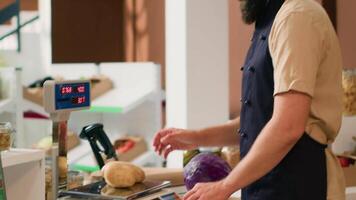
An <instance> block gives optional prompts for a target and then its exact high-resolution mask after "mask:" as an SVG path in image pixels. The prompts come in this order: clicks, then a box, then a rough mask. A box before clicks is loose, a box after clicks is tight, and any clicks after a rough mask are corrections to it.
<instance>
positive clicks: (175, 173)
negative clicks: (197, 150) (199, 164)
mask: <svg viewBox="0 0 356 200" xmlns="http://www.w3.org/2000/svg"><path fill="white" fill-rule="evenodd" d="M143 171H144V172H145V174H146V180H152V181H171V183H172V185H173V186H179V185H184V177H183V168H177V169H170V168H143Z"/></svg>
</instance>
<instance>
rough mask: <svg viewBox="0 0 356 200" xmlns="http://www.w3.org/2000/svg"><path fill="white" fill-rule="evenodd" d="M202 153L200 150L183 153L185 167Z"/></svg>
mask: <svg viewBox="0 0 356 200" xmlns="http://www.w3.org/2000/svg"><path fill="white" fill-rule="evenodd" d="M199 153H200V151H199V149H194V150H189V151H184V152H183V166H184V167H185V166H186V165H187V164H188V163H189V161H190V160H191V159H192V158H194V156H196V155H198V154H199Z"/></svg>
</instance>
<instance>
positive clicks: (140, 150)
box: [114, 136, 148, 162]
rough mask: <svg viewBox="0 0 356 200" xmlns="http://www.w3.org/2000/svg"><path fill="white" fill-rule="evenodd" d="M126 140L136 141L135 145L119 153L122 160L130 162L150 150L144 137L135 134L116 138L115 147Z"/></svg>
mask: <svg viewBox="0 0 356 200" xmlns="http://www.w3.org/2000/svg"><path fill="white" fill-rule="evenodd" d="M125 140H132V141H134V142H135V145H134V146H133V147H132V148H131V149H129V150H128V151H126V152H125V153H118V159H119V160H120V161H127V162H130V161H132V160H134V159H135V158H137V157H138V156H140V155H142V154H144V153H145V152H147V150H148V148H147V143H146V141H145V139H143V138H142V137H135V136H127V137H123V138H120V139H118V140H116V141H115V142H114V148H115V149H117V148H118V146H119V144H120V143H122V142H123V141H125Z"/></svg>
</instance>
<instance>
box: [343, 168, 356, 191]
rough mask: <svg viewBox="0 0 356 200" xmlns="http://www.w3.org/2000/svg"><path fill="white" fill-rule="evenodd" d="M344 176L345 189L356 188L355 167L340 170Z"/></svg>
mask: <svg viewBox="0 0 356 200" xmlns="http://www.w3.org/2000/svg"><path fill="white" fill-rule="evenodd" d="M342 170H343V171H344V175H345V180H346V187H355V186H356V165H350V166H349V167H345V168H342Z"/></svg>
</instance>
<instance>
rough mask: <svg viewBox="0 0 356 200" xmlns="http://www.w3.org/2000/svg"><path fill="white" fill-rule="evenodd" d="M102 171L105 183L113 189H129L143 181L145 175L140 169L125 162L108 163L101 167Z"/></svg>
mask: <svg viewBox="0 0 356 200" xmlns="http://www.w3.org/2000/svg"><path fill="white" fill-rule="evenodd" d="M102 171H103V174H104V179H105V181H106V183H107V184H108V185H109V186H111V187H114V188H125V187H131V186H133V185H135V183H140V182H142V181H144V179H145V173H144V172H143V171H142V169H140V168H139V167H137V166H135V165H133V164H131V163H127V162H121V161H112V162H109V163H107V164H106V165H105V166H104V167H103V169H102Z"/></svg>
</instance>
